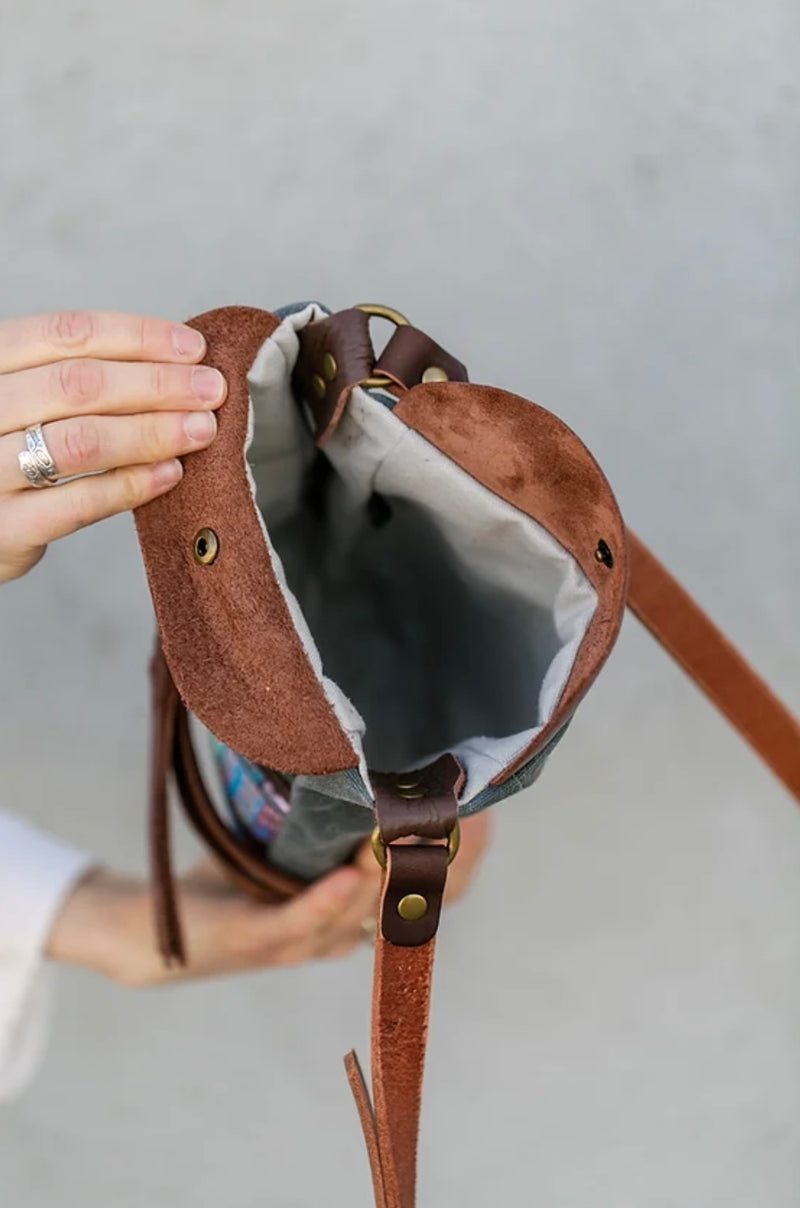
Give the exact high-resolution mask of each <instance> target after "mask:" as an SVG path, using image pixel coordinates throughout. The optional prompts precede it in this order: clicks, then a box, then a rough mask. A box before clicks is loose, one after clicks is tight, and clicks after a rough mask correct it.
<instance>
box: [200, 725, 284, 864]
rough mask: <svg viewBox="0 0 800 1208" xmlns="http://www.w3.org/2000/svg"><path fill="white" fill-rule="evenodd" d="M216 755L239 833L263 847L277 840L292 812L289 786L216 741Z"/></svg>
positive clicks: (281, 779) (280, 778) (279, 778)
mask: <svg viewBox="0 0 800 1208" xmlns="http://www.w3.org/2000/svg"><path fill="white" fill-rule="evenodd" d="M214 755H215V757H216V760H217V764H218V766H219V770H220V773H221V775H222V780H223V783H224V785H225V792H226V794H227V798H228V804H229V805H230V809H231V814H232V816H233V821H234V825H235V826H236V827H237V829H241V830H244V831H246V832H247V833H248V834H250V835H252V836H253V837H254V838H256V839H259V840H260V841H261V842H262V843H269V842H270V841H271V840H272V839H274V838H275V836H276V835H277V833H278V831H279V830H280V828H281V825H282V824H283V820H284V818H285V817H286V815H287V814H288V812H289V807H290V801H289V793H290V791H291V786H290V783H289V782H288V780H287V781H285V782H284V780H283V777H278V776H277V775H275V774H273V773H271V772H269V771H267V770H266V769H265V768H260V767H258V765H257V764H254V763H250V761H249V760H248V759H245V758H244V756H243V755H237V753H236V752H235V751H232V750H231V749H230V747H226V746H225V744H224V743H222V742H219V741H217V740H215V741H214Z"/></svg>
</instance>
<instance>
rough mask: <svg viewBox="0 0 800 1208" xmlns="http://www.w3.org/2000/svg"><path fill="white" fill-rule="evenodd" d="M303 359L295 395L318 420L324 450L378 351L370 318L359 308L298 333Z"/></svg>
mask: <svg viewBox="0 0 800 1208" xmlns="http://www.w3.org/2000/svg"><path fill="white" fill-rule="evenodd" d="M298 338H299V340H300V355H299V356H298V358H297V362H296V364H295V367H294V373H293V374H292V390H293V392H294V394H295V396H296V398H298V399H300V400H301V401H302V402H304V403H305V404H306V405H307V406H308V408H309V410H310V412H311V414H312V416H313V418H314V435H315V438H316V441H317V444H318V445H319V446H320V447H322V446H323V445H325V444H326V442H327V441H328V440H330V438H331V436H332V435H333V433H334V432H335V431H336V428H337V425H338V423H339V420H340V419H341V417H342V415H343V414H344V409H345V407H346V406H347V400H348V399H349V397H350V391H351V390H352V389H353V387H354V386H356V385H357V384H358V383H359V382H361V381H363V380H364V379H365V378H368V377H369V376H370V374H371V373H372V370H373V364H374V361H375V352H374V349H373V347H372V338H371V336H370V332H369V315H366V314H364V312H363V311H361V310H359V309H358V308H357V307H352V308H351V309H350V310H341V311H339V312H338V314H335V315H331V316H330V317H329V318H327V319H319V320H318V321H317V322H316V323H309V324H308V326H307V327H304V328H303V330H302V331H301V332H300V333H299V337H298Z"/></svg>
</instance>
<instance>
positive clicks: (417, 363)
mask: <svg viewBox="0 0 800 1208" xmlns="http://www.w3.org/2000/svg"><path fill="white" fill-rule="evenodd" d="M431 371H433V372H436V371H438V373H436V376H431V377H428V376H425V377H423V375H427V374H429V373H430V372H431ZM375 374H376V375H381V374H383V375H385V376H386V377H390V378H392V380H393V381H395V382H398V383H399V384H400V385H401V386H405V388H406V389H407V390H410V389H411V387H412V386H418V385H419V384H420V382H422V381H423V380H425V381H428V380H430V381H440V382H442V381H448V382H468V381H469V376H468V374H467V370H466V368H465V366H464V365H462V364H461V362H460V361H457V360H456V358H455V357H453V356H451V355H450V353H449V352H445V350H444V348H442V346H441V344H437V343H436V342H435V340H432V339H431V338H430V336H427V335H426V334H425V332H424V331H420V330H419V328H418V327H411V326H404V327H397V328H395V331H394V334H393V335H392V337H391V339H390V340H389V343H388V344H387V345H386V347H385V348H384V350H383V352H382V353H381V355H380V356H379V358H378V360H377V361H376V363H375ZM442 374H443V375H444V376H442Z"/></svg>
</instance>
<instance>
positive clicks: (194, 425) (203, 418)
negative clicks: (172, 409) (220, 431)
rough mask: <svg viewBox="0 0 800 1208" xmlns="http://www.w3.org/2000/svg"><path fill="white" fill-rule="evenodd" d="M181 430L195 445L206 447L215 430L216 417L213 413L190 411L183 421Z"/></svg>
mask: <svg viewBox="0 0 800 1208" xmlns="http://www.w3.org/2000/svg"><path fill="white" fill-rule="evenodd" d="M183 430H184V432H185V433H186V435H187V437H188V438H189V440H193V441H194V442H195V444H198V445H200V444H202V445H207V444H209V443H210V441H211V438H212V436H213V435H214V433H215V432H216V430H217V417H216V415H215V414H214V412H213V411H192V412H191V414H190V415H187V416H186V419H185V420H184V421H183Z"/></svg>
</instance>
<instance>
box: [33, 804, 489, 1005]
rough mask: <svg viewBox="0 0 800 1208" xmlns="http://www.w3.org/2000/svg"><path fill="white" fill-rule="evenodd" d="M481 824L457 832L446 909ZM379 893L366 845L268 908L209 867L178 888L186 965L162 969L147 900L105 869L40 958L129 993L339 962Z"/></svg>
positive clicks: (481, 841) (143, 890) (463, 878)
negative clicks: (79, 968) (89, 972)
mask: <svg viewBox="0 0 800 1208" xmlns="http://www.w3.org/2000/svg"><path fill="white" fill-rule="evenodd" d="M488 837H489V822H488V816H487V814H485V813H484V814H479V815H477V816H476V817H474V818H466V819H465V820H464V821H463V822H462V823H461V850H460V851H459V854H458V857H457V859H456V860H455V861H454V863H453V865H452V867H451V869H450V875H449V878H448V893H447V900H449V901H452V900H454V899H455V898H458V897H460V896H461V894H463V893H464V891H465V890H466V888H467V887H468V885H469V883H470V882H471V880H472V878H473V876H474V874H475V871H476V869H477V867H478V865H479V863H480V860H481V858H482V856H483V854H484V851H485V849H486V846H487V843H488ZM379 893H380V869H379V868H378V865H377V863H376V862H375V857H374V856H373V854H372V849H371V846H370V844H365V845H364V847H363V848H362V850H361V852H360V853H359V856H358V859H357V860H356V862H355V864H354V865H352V866H348V867H346V868H339V869H337V870H336V871H335V872H333V873H331V874H330V875H329V876H327V877H325V878H324V879H323V880H321V881H318V882H317V883H316V884H315V885H313V886H311V888H309V889H307V890H306V891H305V892H304V893H302V894H300V896H299V897H297V898H295V899H294V900H293V901H291V902H288V903H286V904H285V905H282V906H266V905H264V904H262V903H259V902H256V901H254V900H253V899H252V898H248V897H246V896H244V895H243V894H242V893H241V892H240V891H239V890H238V889H237V888H236V887H235V886H234V885H232V884H231V882H230V881H229V880H228V879H227V878H226V877H225V875H224V874H223V873H222V872H221V871H220V869H219V867H218V866H217V865H216V863H215V862H214V861H212V860H210V859H209V860H204V861H202V862H201V863H200V864H198V865H197V866H196V867H195V868H194V869H193V870H192V871H191V872H190V873H189V874H188V875H187V876H185V877H183V878H181V880H180V883H179V894H180V898H179V900H180V908H181V916H182V920H183V924H184V929H185V933H186V947H187V951H188V965H187V967H186V968H181V967H176V966H172V967H170V968H167V967H166V966H165V965H164V963H163V961H162V960H161V957H160V956H159V954H158V953H157V951H156V947H155V938H154V932H153V907H152V898H151V894H150V890H149V888H148V886H147V885H146V883H145V882H144V881H142V880H139V879H137V878H132V877H124V876H120V875H119V874H117V873H113V872H109V871H108V870H106V869H102V868H99V869H96V870H95V871H94V872H91V873H90V874H89V875H88V876H87V877H85V878H84V880H83V881H81V882H80V884H79V885H78V886H77V887H76V888H75V889H74V890H73V892H72V894H71V895H70V896H69V898H68V899H67V901H66V902H65V904H64V906H63V907H62V910H61V912H60V914H59V916H58V918H57V919H56V922H55V924H54V926H53V928H52V931H51V933H50V938H49V941H48V945H47V955H48V956H49V957H50V958H51V959H53V960H56V961H62V962H66V963H68V964H76V965H83V966H86V967H88V968H90V969H93V970H94V971H95V972H96V973H101V974H104V975H105V976H107V977H110V978H112V979H113V980H114V981H116V982H119V983H120V984H122V985H127V986H152V985H159V984H162V983H166V982H174V981H182V980H185V979H186V978H203V977H214V976H218V975H220V974H225V973H237V972H243V971H245V970H251V969H259V968H264V967H268V966H279V965H298V964H302V963H303V962H305V961H310V960H316V959H320V958H323V957H339V956H345V955H346V954H347V953H348V952H351V951H352V950H353V948H355V947H356V945H358V944H359V943H361V942H363V941H364V940H365V939H366V938H367V933H368V931H369V924H370V923H372V922H374V919H375V915H376V912H377V908H378V897H379Z"/></svg>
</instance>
